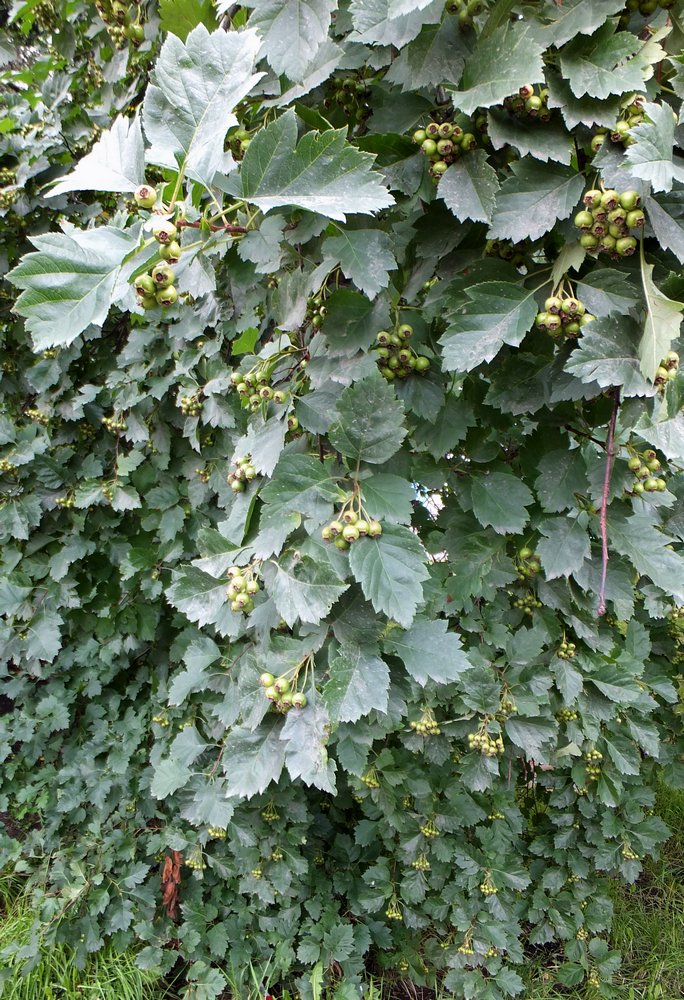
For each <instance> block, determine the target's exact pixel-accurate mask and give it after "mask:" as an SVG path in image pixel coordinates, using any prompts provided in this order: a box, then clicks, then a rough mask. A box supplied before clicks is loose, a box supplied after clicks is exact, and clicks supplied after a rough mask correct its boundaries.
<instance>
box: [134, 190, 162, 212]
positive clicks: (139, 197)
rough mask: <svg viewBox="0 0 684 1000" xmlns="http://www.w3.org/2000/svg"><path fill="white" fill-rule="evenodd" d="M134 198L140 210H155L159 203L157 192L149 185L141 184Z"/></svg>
mask: <svg viewBox="0 0 684 1000" xmlns="http://www.w3.org/2000/svg"><path fill="white" fill-rule="evenodd" d="M133 197H134V199H135V203H136V205H138V206H139V207H140V208H154V206H155V204H156V202H157V192H156V191H155V190H154V188H153V187H150V186H149V184H141V185H140V187H139V188H136V191H135V194H134V195H133Z"/></svg>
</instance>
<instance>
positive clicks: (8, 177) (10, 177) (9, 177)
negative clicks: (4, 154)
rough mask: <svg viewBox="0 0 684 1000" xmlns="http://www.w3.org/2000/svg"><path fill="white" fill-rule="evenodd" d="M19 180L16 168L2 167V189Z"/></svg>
mask: <svg viewBox="0 0 684 1000" xmlns="http://www.w3.org/2000/svg"><path fill="white" fill-rule="evenodd" d="M16 179H17V171H16V167H0V187H7V185H8V184H14V183H15V181H16Z"/></svg>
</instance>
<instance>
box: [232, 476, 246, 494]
mask: <svg viewBox="0 0 684 1000" xmlns="http://www.w3.org/2000/svg"><path fill="white" fill-rule="evenodd" d="M230 488H231V490H232V491H233V493H244V492H245V484H244V483H243V482H242V480H241V479H233V481H232V482H231V484H230Z"/></svg>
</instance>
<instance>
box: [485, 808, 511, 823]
mask: <svg viewBox="0 0 684 1000" xmlns="http://www.w3.org/2000/svg"><path fill="white" fill-rule="evenodd" d="M487 819H489V820H492V821H494V820H497V819H506V816H505V815H504V813H502V812H499V811H498V810H497V811H495V812H490V814H489V815H488V816H487Z"/></svg>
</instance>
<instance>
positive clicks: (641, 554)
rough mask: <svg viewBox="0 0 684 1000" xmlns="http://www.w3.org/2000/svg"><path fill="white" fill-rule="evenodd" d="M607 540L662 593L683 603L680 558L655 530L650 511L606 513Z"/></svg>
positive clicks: (683, 560)
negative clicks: (609, 515) (625, 514)
mask: <svg viewBox="0 0 684 1000" xmlns="http://www.w3.org/2000/svg"><path fill="white" fill-rule="evenodd" d="M608 536H609V539H610V542H611V544H612V545H613V546H614V547H615V548H616V550H617V551H618V552H619V553H620V554H621V555H623V556H626V557H627V558H628V559H629V560H631V562H632V563H633V564H634V566H635V567H636V569H637V570H638V572H639V573H640V574H641V575H642V576H648V577H650V578H651V580H652V581H653V582H654V583H655V584H656V585H657V586H658V587H661V588H662V590H664V591H665V593H666V594H669V595H670V596H671V597H674V599H675V600H676V601H677V602H678V603H679V604H682V603H684V558H682V556H681V555H680V553H679V552H674V551H672V550H671V549H668V548H667V546H668V545H669V544H670V543H671V539H670V538H668V536H667V535H665V534H663V533H662V532H660V531H658V529H657V526H656V525H655V524H654V523H653V520H652V515H650V514H641V513H637V514H632V515H631V516H630V517H620V518H615V517H609V518H608Z"/></svg>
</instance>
